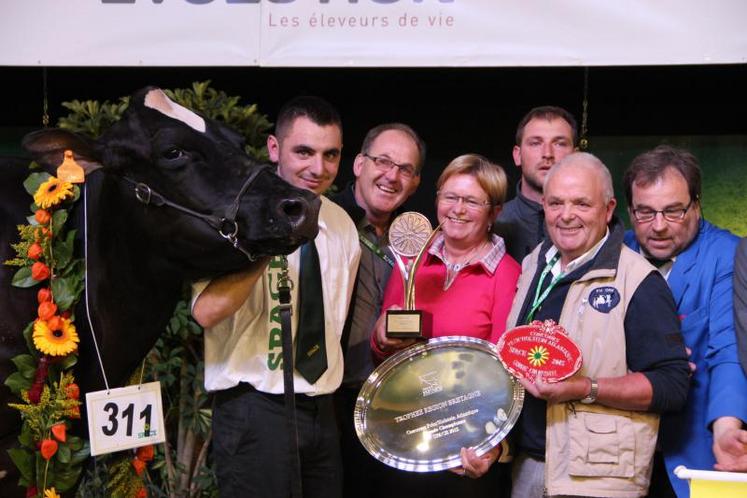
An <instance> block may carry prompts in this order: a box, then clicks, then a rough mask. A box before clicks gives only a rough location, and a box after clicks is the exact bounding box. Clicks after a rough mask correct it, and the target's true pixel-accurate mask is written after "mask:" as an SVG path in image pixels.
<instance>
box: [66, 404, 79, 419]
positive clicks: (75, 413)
mask: <svg viewBox="0 0 747 498" xmlns="http://www.w3.org/2000/svg"><path fill="white" fill-rule="evenodd" d="M69 413H70V415H69V416H70V418H74V419H79V418H80V407H79V406H74V407H72V408H70V412H69Z"/></svg>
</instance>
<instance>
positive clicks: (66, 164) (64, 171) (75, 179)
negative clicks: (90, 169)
mask: <svg viewBox="0 0 747 498" xmlns="http://www.w3.org/2000/svg"><path fill="white" fill-rule="evenodd" d="M85 176H86V175H85V172H84V171H83V168H81V166H80V165H79V164H78V163H76V162H75V158H73V151H71V150H66V151H65V159H64V160H63V161H62V164H60V166H59V167H58V168H57V178H58V179H60V180H61V181H63V182H69V183H83V182H85V181H86V178H85Z"/></svg>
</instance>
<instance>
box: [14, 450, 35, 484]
mask: <svg viewBox="0 0 747 498" xmlns="http://www.w3.org/2000/svg"><path fill="white" fill-rule="evenodd" d="M8 455H10V459H11V460H13V463H14V464H15V466H16V467H17V468H18V472H20V473H21V477H23V478H24V479H27V480H29V481H31V480H32V479H33V472H34V454H33V453H32V452H30V451H28V450H23V449H21V448H11V449H9V450H8Z"/></svg>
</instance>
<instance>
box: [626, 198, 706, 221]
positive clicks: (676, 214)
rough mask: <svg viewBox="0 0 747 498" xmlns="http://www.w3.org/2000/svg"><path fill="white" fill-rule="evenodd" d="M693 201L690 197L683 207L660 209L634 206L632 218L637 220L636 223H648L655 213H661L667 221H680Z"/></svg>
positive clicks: (654, 216)
mask: <svg viewBox="0 0 747 498" xmlns="http://www.w3.org/2000/svg"><path fill="white" fill-rule="evenodd" d="M693 202H694V199H691V200H690V202H689V203H688V204H687V206H685V207H683V208H667V209H662V210H660V211H657V210H656V209H651V208H635V209H634V210H633V218H635V221H637V222H638V223H648V222H651V221H654V219H656V215H657V214H659V213H661V215H662V216H664V219H665V220H667V221H674V222H677V221H682V219H683V218H684V217H685V214H686V213H687V210H688V209H690V206H692V205H693Z"/></svg>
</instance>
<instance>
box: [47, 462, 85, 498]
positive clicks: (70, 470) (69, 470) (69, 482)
mask: <svg viewBox="0 0 747 498" xmlns="http://www.w3.org/2000/svg"><path fill="white" fill-rule="evenodd" d="M82 470H83V469H82V468H81V467H79V466H72V465H67V466H65V467H63V468H62V469H59V470H57V472H56V473H55V476H54V480H52V483H53V484H54V487H55V488H56V489H57V491H58V492H60V493H64V492H65V491H68V490H70V489H72V488H73V486H75V483H76V482H78V477H80V473H81V471H82Z"/></svg>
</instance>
